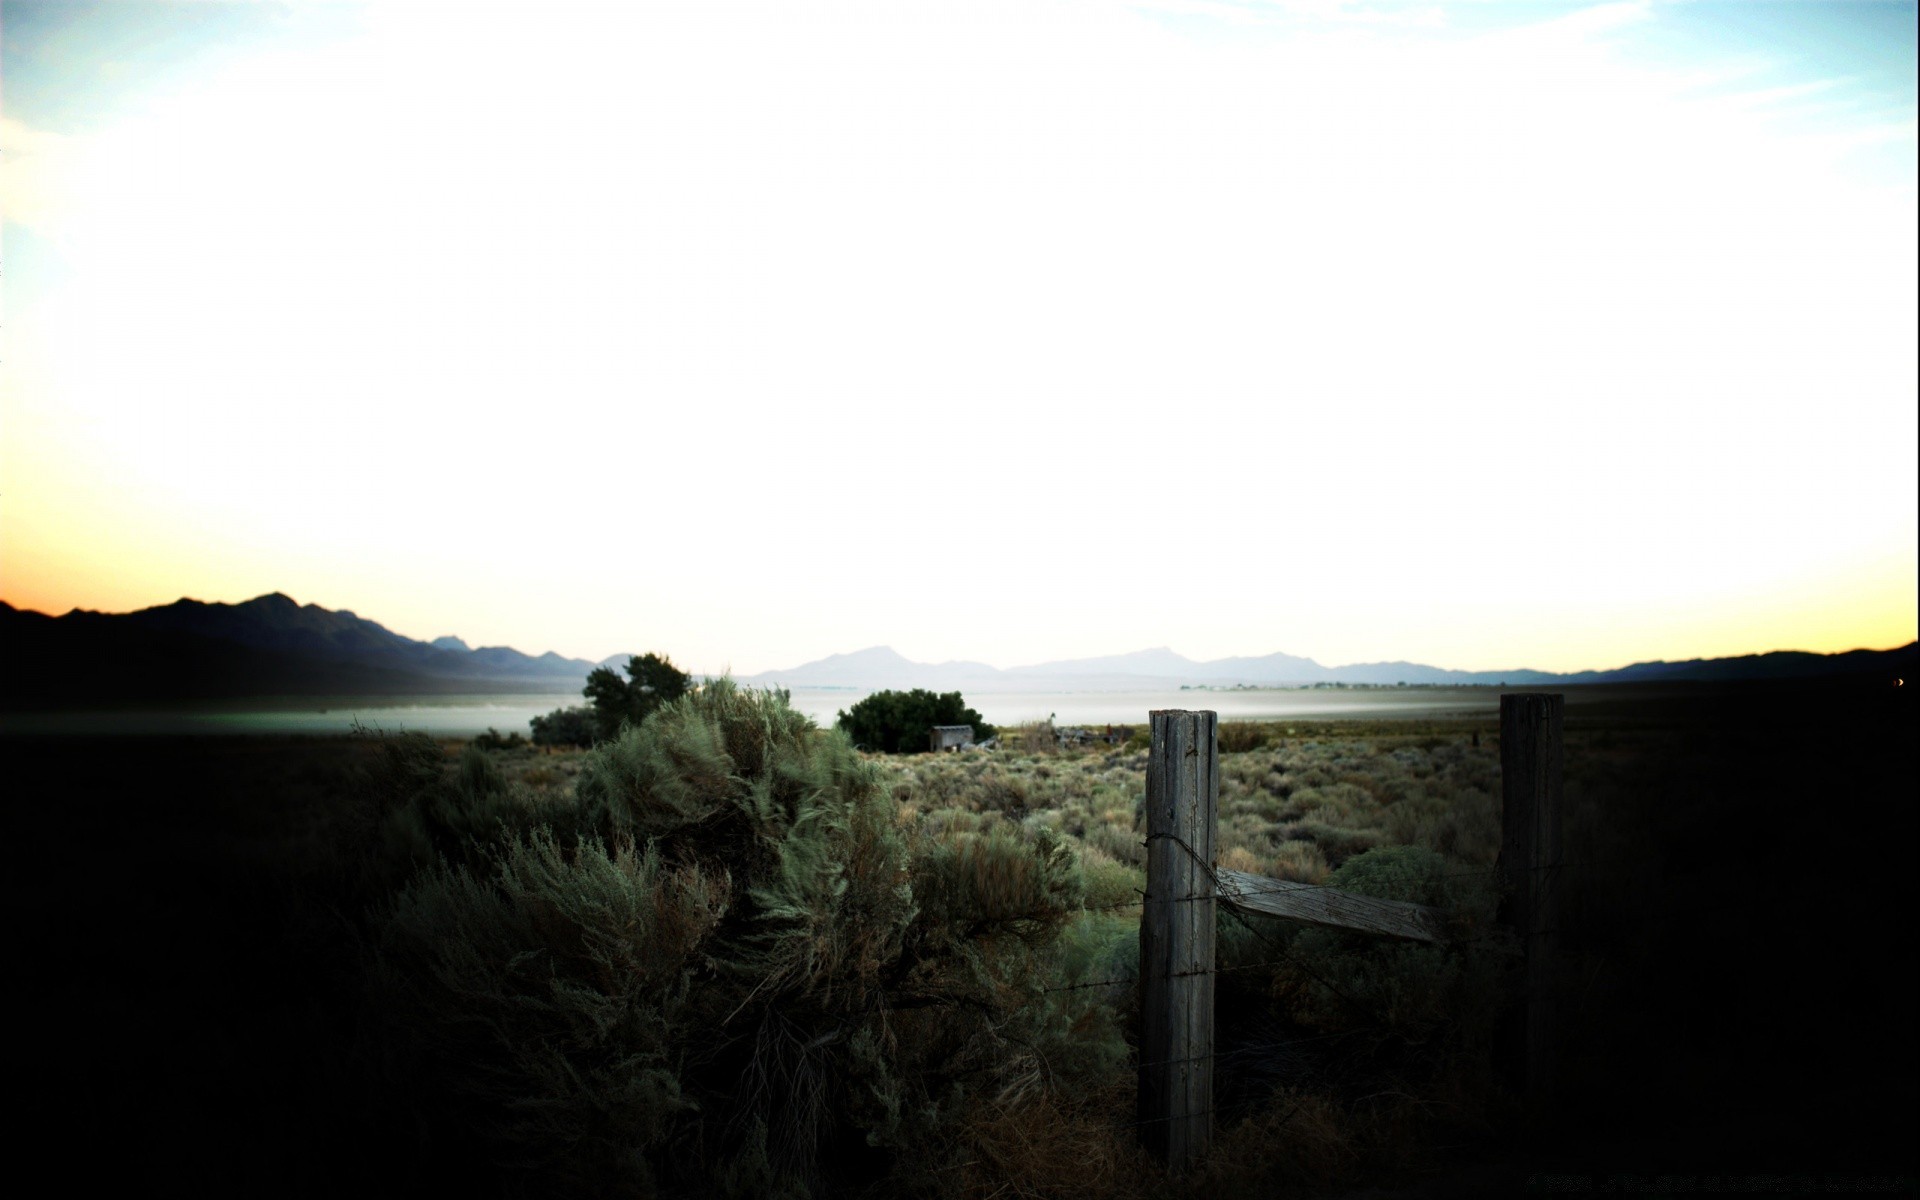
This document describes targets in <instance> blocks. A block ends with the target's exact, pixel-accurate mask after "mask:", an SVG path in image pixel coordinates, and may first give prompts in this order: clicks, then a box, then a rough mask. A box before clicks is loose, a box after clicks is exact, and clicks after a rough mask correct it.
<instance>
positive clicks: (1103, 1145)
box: [943, 1081, 1164, 1200]
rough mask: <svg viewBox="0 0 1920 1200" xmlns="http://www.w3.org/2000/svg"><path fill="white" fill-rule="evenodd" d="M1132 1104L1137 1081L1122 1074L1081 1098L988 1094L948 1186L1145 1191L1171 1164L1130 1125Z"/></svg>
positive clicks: (975, 1192) (1040, 1192)
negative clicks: (1152, 1152) (1151, 1154)
mask: <svg viewBox="0 0 1920 1200" xmlns="http://www.w3.org/2000/svg"><path fill="white" fill-rule="evenodd" d="M1132 1108H1133V1094H1132V1089H1131V1088H1129V1087H1127V1086H1126V1084H1125V1083H1124V1082H1121V1081H1116V1082H1115V1083H1114V1084H1113V1085H1112V1086H1110V1087H1108V1088H1106V1089H1104V1090H1102V1091H1101V1092H1099V1093H1097V1094H1095V1095H1093V1096H1091V1097H1089V1098H1087V1099H1084V1100H1082V1101H1080V1102H1079V1103H1073V1102H1071V1101H1070V1100H1069V1099H1068V1098H1066V1097H1062V1096H1059V1095H1056V1094H1052V1093H1047V1092H1037V1093H1035V1094H1032V1095H1029V1096H1027V1097H1024V1098H1022V1099H1021V1100H1019V1101H1016V1102H1013V1103H1005V1104H1001V1103H994V1102H991V1101H985V1102H982V1103H980V1104H978V1105H976V1106H975V1108H974V1110H973V1112H972V1113H971V1114H970V1115H969V1116H968V1118H967V1119H966V1121H965V1122H964V1124H963V1129H962V1146H963V1148H964V1151H965V1153H966V1157H967V1159H968V1161H967V1163H966V1165H965V1166H964V1167H962V1168H961V1169H960V1170H958V1171H956V1172H954V1175H955V1176H956V1178H955V1179H954V1180H953V1182H952V1185H951V1188H950V1189H943V1191H944V1193H945V1194H947V1195H952V1196H988V1195H999V1196H1030V1197H1058V1198H1059V1200H1075V1198H1078V1197H1087V1198H1092V1197H1109V1196H1111V1197H1138V1196H1144V1195H1146V1194H1147V1186H1148V1182H1149V1181H1154V1180H1158V1179H1159V1178H1162V1177H1163V1176H1164V1172H1163V1171H1162V1170H1161V1169H1160V1167H1159V1165H1158V1164H1156V1163H1154V1162H1153V1161H1152V1160H1151V1159H1150V1158H1148V1157H1147V1155H1146V1152H1145V1151H1144V1150H1143V1149H1142V1148H1141V1147H1140V1146H1139V1144H1138V1143H1137V1141H1136V1140H1135V1139H1134V1138H1132V1137H1129V1136H1128V1135H1127V1133H1126V1131H1125V1130H1124V1125H1125V1122H1126V1121H1127V1120H1128V1118H1129V1117H1130V1116H1131V1115H1132Z"/></svg>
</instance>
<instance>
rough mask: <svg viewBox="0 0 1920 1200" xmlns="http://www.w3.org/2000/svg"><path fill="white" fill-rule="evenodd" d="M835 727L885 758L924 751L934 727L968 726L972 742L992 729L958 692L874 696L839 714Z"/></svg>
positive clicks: (920, 691)
mask: <svg viewBox="0 0 1920 1200" xmlns="http://www.w3.org/2000/svg"><path fill="white" fill-rule="evenodd" d="M834 724H835V725H836V726H837V727H838V728H839V729H840V730H841V731H842V732H843V733H845V734H846V735H847V737H848V738H849V739H850V740H851V741H852V742H853V744H854V745H856V746H859V747H861V748H862V749H866V750H879V751H882V752H884V753H887V754H912V753H914V752H916V751H920V750H925V749H926V748H927V734H928V733H929V732H930V731H931V730H932V729H933V727H934V726H935V725H971V726H973V737H974V740H975V741H985V740H986V739H988V738H990V737H992V736H993V726H991V725H989V724H987V723H986V721H984V720H982V719H981V716H980V714H979V713H977V712H975V711H974V710H972V709H971V708H968V707H967V702H966V700H965V698H963V697H962V696H961V695H960V693H959V692H941V693H939V694H935V693H933V692H930V691H927V690H926V689H925V688H914V689H913V690H912V691H910V692H894V691H885V692H875V693H874V694H873V695H871V696H868V697H867V698H866V699H864V700H862V701H860V702H859V703H858V704H855V705H854V706H853V707H852V708H851V709H845V710H842V711H841V712H840V713H839V714H838V715H837V717H836V718H835V720H834Z"/></svg>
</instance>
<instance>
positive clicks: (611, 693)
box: [533, 654, 693, 746]
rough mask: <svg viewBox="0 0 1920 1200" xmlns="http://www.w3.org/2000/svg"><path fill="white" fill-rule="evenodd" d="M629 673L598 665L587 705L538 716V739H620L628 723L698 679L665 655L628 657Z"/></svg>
mask: <svg viewBox="0 0 1920 1200" xmlns="http://www.w3.org/2000/svg"><path fill="white" fill-rule="evenodd" d="M626 669H627V677H626V678H625V679H622V678H621V677H620V675H619V673H618V672H616V671H614V670H612V669H611V668H609V667H595V668H594V669H593V671H592V673H590V674H589V675H588V676H587V686H586V687H585V688H583V689H582V694H583V695H584V696H586V698H587V704H586V707H584V708H581V707H575V708H557V709H555V710H553V711H552V712H550V713H548V714H547V715H546V716H544V717H535V718H533V741H534V744H535V745H539V746H591V745H593V744H594V743H595V742H605V741H610V740H612V739H613V738H615V737H618V736H619V734H620V730H621V729H622V728H623V727H624V726H627V725H638V724H640V722H642V721H644V720H646V719H647V717H649V716H650V715H652V714H653V713H655V712H657V711H658V710H659V709H660V708H661V707H662V706H664V705H666V704H668V703H670V702H672V701H674V700H678V699H679V698H680V697H682V696H684V695H686V694H687V688H688V687H689V686H690V685H691V684H692V683H693V677H692V676H691V675H689V674H687V673H686V672H685V671H682V670H680V669H679V668H678V667H676V666H674V665H673V660H672V659H670V658H668V657H666V656H665V655H662V654H642V655H638V656H633V657H629V658H628V659H627V668H626Z"/></svg>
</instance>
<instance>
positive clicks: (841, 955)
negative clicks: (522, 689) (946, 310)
mask: <svg viewBox="0 0 1920 1200" xmlns="http://www.w3.org/2000/svg"><path fill="white" fill-rule="evenodd" d="M1911 693H1912V689H1911V688H1905V689H1897V688H1892V687H1887V686H1874V685H1870V684H1868V683H1866V682H1862V681H1852V682H1848V683H1845V684H1834V685H1831V686H1826V685H1818V684H1796V685H1792V686H1779V687H1748V688H1724V687H1698V688H1674V689H1670V690H1668V691H1665V692H1646V691H1640V692H1635V693H1632V694H1631V695H1629V694H1627V693H1623V694H1622V695H1623V699H1622V701H1621V703H1620V704H1618V705H1616V706H1612V707H1609V706H1607V705H1605V704H1594V705H1590V706H1588V707H1586V708H1583V709H1580V710H1578V711H1577V712H1576V713H1575V714H1574V715H1572V716H1570V718H1569V725H1568V729H1567V738H1566V799H1567V829H1566V854H1567V859H1568V862H1567V866H1566V867H1565V868H1564V871H1565V875H1564V879H1563V888H1564V891H1563V895H1564V897H1565V900H1564V909H1563V928H1562V931H1561V945H1562V951H1563V953H1562V956H1561V964H1560V970H1559V975H1560V978H1559V980H1558V983H1557V993H1558V995H1559V997H1560V1000H1561V1014H1562V1029H1561V1046H1562V1055H1561V1062H1560V1066H1559V1072H1558V1089H1559V1099H1558V1102H1557V1104H1556V1106H1555V1107H1553V1108H1552V1109H1550V1110H1548V1109H1535V1108H1530V1107H1529V1106H1528V1105H1527V1104H1526V1103H1524V1102H1523V1101H1522V1099H1521V1098H1520V1097H1519V1096H1517V1095H1516V1094H1515V1093H1514V1092H1512V1091H1511V1090H1510V1089H1508V1088H1507V1087H1506V1086H1504V1084H1503V1083H1502V1082H1501V1078H1500V1076H1499V1075H1498V1074H1497V1072H1496V1071H1495V1070H1494V1068H1493V1063H1494V1061H1495V1059H1496V1054H1495V1045H1494V1043H1495V1041H1496V1039H1497V1036H1498V1032H1499V1029H1500V1025H1501V1020H1502V1013H1503V1012H1504V1011H1505V1010H1506V1009H1507V1008H1508V1006H1510V1005H1511V1004H1512V1002H1513V1000H1514V998H1515V996H1516V994H1517V986H1518V985H1517V976H1516V973H1515V971H1514V968H1513V965H1512V964H1513V960H1512V958H1511V957H1510V956H1509V955H1507V954H1505V953H1503V952H1502V944H1501V934H1500V931H1499V929H1498V927H1497V923H1496V921H1495V914H1496V910H1497V905H1498V900H1499V896H1498V891H1497V888H1496V887H1495V884H1494V881H1493V875H1492V866H1493V863H1494V860H1495V857H1496V855H1497V853H1498V849H1499V832H1500V820H1499V797H1500V774H1499V749H1498V728H1497V724H1496V723H1495V722H1493V721H1490V720H1477V721H1476V720H1455V721H1420V720H1406V719H1401V720H1395V721H1391V722H1375V723H1368V722H1365V721H1344V722H1330V721H1307V720H1289V721H1286V722H1280V723H1264V724H1262V723H1228V724H1225V725H1223V726H1222V732H1221V750H1222V770H1221V775H1222V788H1221V797H1220V809H1219V813H1220V817H1219V839H1218V856H1217V862H1218V865H1219V866H1220V867H1224V868H1231V869H1236V870H1242V871H1248V872H1253V873H1256V874H1261V875H1267V876H1272V877H1275V878H1279V879H1285V880H1295V881H1302V882H1307V883H1313V884H1326V885H1329V886H1333V887H1338V888H1343V889H1348V890H1353V891H1359V892H1364V893H1368V894H1373V895H1379V896H1383V897H1388V898H1393V899H1402V900H1411V901H1417V902H1421V903H1426V904H1431V905H1434V906H1437V907H1440V908H1442V909H1443V910H1445V912H1446V913H1447V914H1448V916H1449V924H1450V929H1451V931H1452V933H1453V935H1454V938H1453V941H1452V942H1451V943H1450V944H1449V945H1447V946H1443V947H1435V946H1421V945H1410V944H1401V943H1391V942H1380V941H1369V940H1365V939H1361V938H1359V937H1356V936H1354V935H1349V934H1343V933H1337V932H1332V931H1326V930H1316V929H1308V928H1303V927H1297V926H1291V925H1289V924H1287V923H1285V922H1281V921H1276V920H1271V919H1267V918H1260V917H1248V918H1240V917H1235V916H1232V915H1231V914H1229V913H1227V912H1226V911H1225V910H1224V909H1223V910H1222V912H1221V915H1220V918H1219V971H1220V975H1219V982H1218V993H1217V1020H1218V1046H1217V1052H1218V1054H1219V1059H1218V1061H1217V1064H1216V1099H1217V1103H1218V1105H1219V1111H1218V1113H1217V1114H1216V1126H1217V1133H1216V1138H1215V1145H1214V1149H1213V1152H1212V1154H1211V1156H1210V1157H1209V1159H1208V1161H1207V1162H1206V1163H1205V1164H1204V1165H1203V1166H1202V1167H1201V1168H1200V1169H1199V1170H1198V1171H1196V1172H1195V1173H1193V1174H1192V1175H1190V1176H1188V1177H1187V1178H1184V1179H1178V1180H1176V1179H1169V1178H1167V1177H1166V1176H1165V1175H1164V1174H1162V1173H1161V1172H1159V1171H1158V1170H1157V1169H1156V1168H1155V1167H1154V1166H1153V1164H1152V1163H1151V1161H1150V1160H1149V1159H1148V1158H1147V1157H1146V1156H1145V1154H1144V1152H1143V1151H1142V1150H1141V1149H1140V1148H1139V1146H1138V1128H1137V1126H1136V1125H1135V1123H1134V1122H1135V1108H1134V1086H1133V1085H1134V1072H1135V1067H1136V1061H1137V1055H1136V1049H1135V1047H1136V1045H1137V1039H1138V1030H1137V1014H1136V1012H1135V1000H1134V995H1135V992H1134V988H1135V977H1136V974H1137V969H1138V968H1137V955H1138V943H1137V928H1138V918H1139V909H1138V906H1137V902H1138V897H1139V894H1140V891H1141V889H1142V888H1143V887H1144V874H1143V863H1144V850H1143V847H1142V835H1141V825H1140V807H1141V803H1142V800H1143V796H1144V787H1145V781H1144V767H1145V757H1146V755H1145V749H1144V746H1143V744H1142V739H1139V738H1136V739H1134V740H1133V741H1132V742H1130V743H1125V742H1123V743H1122V744H1118V745H1107V744H1100V745H1092V746H1066V747H1062V746H1060V745H1059V744H1058V743H1057V741H1056V739H1055V738H1054V737H1053V736H1052V734H1051V731H1049V730H1047V729H1046V728H1045V727H1039V726H1029V727H1025V728H1019V729H1008V730H1003V731H1002V733H1001V737H1000V739H999V741H998V744H997V746H996V747H995V748H994V749H991V750H975V751H969V752H962V753H954V754H947V755H939V756H935V755H903V756H875V755H866V754H863V753H860V752H857V751H855V750H853V749H852V748H851V747H850V746H849V745H848V744H847V743H846V741H845V740H844V738H842V737H840V736H839V735H838V734H836V733H833V732H831V731H826V730H821V729H819V728H817V727H816V726H815V725H814V724H813V722H812V721H810V720H809V719H807V718H806V717H804V716H802V715H800V714H797V713H795V712H793V711H792V710H791V709H790V708H788V707H787V706H786V704H785V703H784V702H783V701H782V700H781V699H780V698H779V697H778V696H777V695H773V694H767V693H756V692H750V691H744V690H741V689H736V688H732V687H730V686H720V687H712V688H708V689H705V690H704V691H703V692H701V693H700V694H698V695H696V696H692V697H689V698H687V699H686V700H683V701H681V702H679V703H678V704H676V705H675V706H674V707H672V708H670V709H669V710H668V711H666V712H663V713H660V714H657V715H656V716H654V717H652V718H649V719H648V721H647V722H646V724H645V725H644V726H642V727H641V728H639V729H637V730H633V731H630V732H628V733H627V734H625V735H623V736H622V737H621V738H620V739H619V740H617V741H615V742H611V743H603V744H602V745H600V746H598V747H596V748H594V749H592V750H587V751H560V752H555V751H549V750H542V749H535V748H531V747H525V746H511V745H506V746H503V745H501V744H500V743H498V742H489V741H485V740H483V741H482V742H479V743H469V742H460V741H453V740H433V739H430V738H426V737H424V736H420V735H377V736H367V737H360V738H307V739H288V738H46V739H22V738H15V739H9V740H8V742H7V744H6V746H5V752H6V754H7V761H8V762H9V763H11V764H12V768H13V769H12V772H11V774H12V776H13V778H14V779H15V780H16V781H17V783H18V784H19V785H20V786H16V787H15V788H13V789H11V790H12V792H13V795H14V797H15V799H14V800H13V814H14V819H13V837H12V838H11V840H10V845H11V846H12V847H13V848H14V851H15V854H16V869H15V870H14V871H13V872H12V873H11V875H12V877H13V878H14V879H15V880H16V883H15V908H14V911H15V916H16V922H17V928H18V930H19V931H20V935H21V938H22V940H23V941H24V943H25V947H26V954H25V956H24V960H23V961H24V962H25V964H26V970H25V971H24V973H23V984H22V990H23V992H24V993H25V994H26V995H27V997H28V1003H27V1006H26V1012H27V1016H28V1021H29V1022H30V1023H29V1024H28V1025H27V1027H26V1028H25V1030H24V1031H23V1034H24V1036H23V1038H22V1040H21V1042H20V1043H19V1046H20V1049H19V1051H18V1053H19V1054H20V1057H21V1059H22V1061H23V1063H24V1066H25V1068H26V1076H25V1078H26V1079H27V1081H28V1083H29V1089H28V1090H29V1092H30V1094H32V1095H34V1096H35V1097H36V1098H37V1102H36V1104H35V1112H34V1115H33V1117H32V1118H30V1122H31V1123H30V1127H29V1130H28V1132H29V1133H30V1134H31V1135H33V1136H32V1137H29V1138H28V1139H27V1140H26V1141H25V1142H24V1143H23V1144H25V1145H27V1146H29V1147H31V1146H33V1145H36V1144H51V1141H50V1139H52V1138H53V1137H54V1136H55V1135H58V1137H59V1138H60V1139H61V1140H62V1143H63V1144H71V1143H72V1142H73V1141H74V1140H75V1139H76V1138H77V1139H79V1141H80V1144H82V1145H85V1146H86V1147H88V1152H87V1153H86V1154H85V1155H83V1156H81V1157H79V1158H75V1159H71V1160H67V1162H66V1164H65V1166H64V1167H63V1170H64V1171H65V1173H66V1175H67V1177H68V1178H70V1179H72V1180H73V1181H75V1182H76V1183H78V1182H81V1181H84V1180H86V1179H90V1178H99V1179H102V1180H111V1181H116V1182H126V1183H132V1182H136V1181H149V1182H157V1183H160V1184H163V1185H165V1186H168V1187H171V1188H178V1189H181V1190H192V1191H196V1192H203V1193H204V1192H225V1191H235V1192H239V1191H246V1192H249V1193H256V1194H257V1193H259V1192H261V1191H266V1192H274V1193H287V1192H309V1191H311V1192H325V1193H329V1194H337V1193H338V1192H339V1191H341V1190H343V1189H346V1188H353V1189H356V1190H361V1191H369V1192H374V1193H381V1194H384V1193H389V1192H394V1193H397V1192H401V1191H417V1190H419V1189H420V1188H422V1187H428V1188H438V1187H452V1186H460V1187H465V1188H470V1189H473V1190H475V1191H478V1192H480V1193H482V1194H495V1193H499V1194H568V1195H582V1194H593V1195H599V1194H700V1195H745V1194H751V1195H765V1194H787V1195H803V1194H805V1195H816V1196H819V1195H876V1196H877V1195H896V1194H921V1195H933V1196H947V1195H953V1196H962V1195H980V1196H985V1195H1050V1196H1090V1195H1123V1196H1162V1195H1167V1196H1173V1195H1203V1194H1217V1193H1218V1192H1219V1191H1220V1190H1221V1189H1223V1188H1233V1189H1235V1190H1238V1191H1248V1190H1251V1191H1254V1192H1257V1193H1258V1194H1303V1195H1305V1194H1326V1193H1340V1192H1347V1191H1353V1190H1356V1189H1361V1188H1369V1187H1373V1188H1386V1189H1390V1190H1397V1191H1400V1192H1407V1193H1412V1194H1433V1193H1445V1192H1459V1193H1462V1194H1465V1193H1471V1192H1474V1191H1478V1190H1485V1189H1496V1190H1497V1189H1504V1188H1509V1187H1519V1186H1525V1185H1526V1183H1527V1181H1528V1180H1530V1179H1531V1180H1533V1181H1534V1183H1535V1185H1536V1186H1543V1181H1547V1180H1550V1179H1560V1180H1566V1179H1574V1180H1578V1179H1581V1178H1587V1179H1589V1180H1591V1181H1593V1182H1594V1183H1595V1184H1596V1186H1597V1185H1599V1184H1601V1183H1604V1182H1605V1181H1606V1180H1609V1179H1613V1180H1616V1181H1617V1180H1619V1179H1623V1178H1644V1179H1649V1180H1651V1179H1656V1178H1657V1177H1659V1176H1662V1175H1666V1176H1671V1177H1675V1178H1679V1177H1683V1176H1694V1177H1700V1178H1705V1177H1708V1176H1712V1175H1720V1176H1725V1177H1740V1178H1748V1177H1754V1178H1757V1177H1760V1176H1763V1175H1767V1174H1769V1173H1771V1174H1772V1175H1773V1176H1779V1177H1804V1178H1805V1179H1823V1180H1827V1181H1830V1182H1832V1181H1840V1182H1845V1181H1848V1180H1852V1181H1854V1182H1856V1183H1861V1182H1863V1181H1864V1182H1871V1181H1872V1180H1873V1179H1878V1178H1883V1177H1899V1176H1902V1175H1904V1176H1905V1177H1906V1178H1908V1179H1911V1177H1912V1173H1913V1171H1914V1166H1915V1164H1914V1156H1913V1151H1912V1146H1911V1139H1910V1131H1911V1128H1912V1120H1913V1117H1914V1116H1915V1111H1914V1095H1913V1091H1912V1083H1911V1081H1912V1079H1913V1076H1914V1067H1915V1065H1916V1063H1915V1043H1914V1033H1913V1023H1912V1020H1911V1016H1910V1011H1909V1010H1910V1008H1911V994H1910V988H1911V984H1910V980H1911V977H1912V974H1913V969H1914V966H1915V963H1914V951H1913V939H1912V937H1911V935H1910V932H1909V931H1908V930H1907V928H1906V926H1905V920H1906V914H1908V913H1910V912H1911V884H1910V877H1911V871H1910V868H1909V865H1908V863H1907V860H1908V859H1910V858H1911V856H1912V853H1913V846H1914V844H1915V843H1914V836H1913V835H1914V833H1915V817H1914V808H1913V801H1912V797H1913V795H1914V792H1915V789H1914V786H1913V785H1914V783H1915V782H1916V780H1920V769H1917V764H1916V747H1915V736H1916V735H1915V728H1916V724H1915V722H1914V720H1913V717H1914V711H1913V704H1912V701H1911ZM1144 715H1145V714H1142V716H1143V718H1144ZM1139 728H1141V729H1144V724H1142V725H1141V726H1140V727H1139ZM489 746H491V747H492V748H489ZM39 1138H44V1139H49V1140H48V1141H46V1142H38V1141H36V1139H39ZM28 1153H29V1154H31V1153H33V1152H32V1151H31V1150H29V1151H28Z"/></svg>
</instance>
